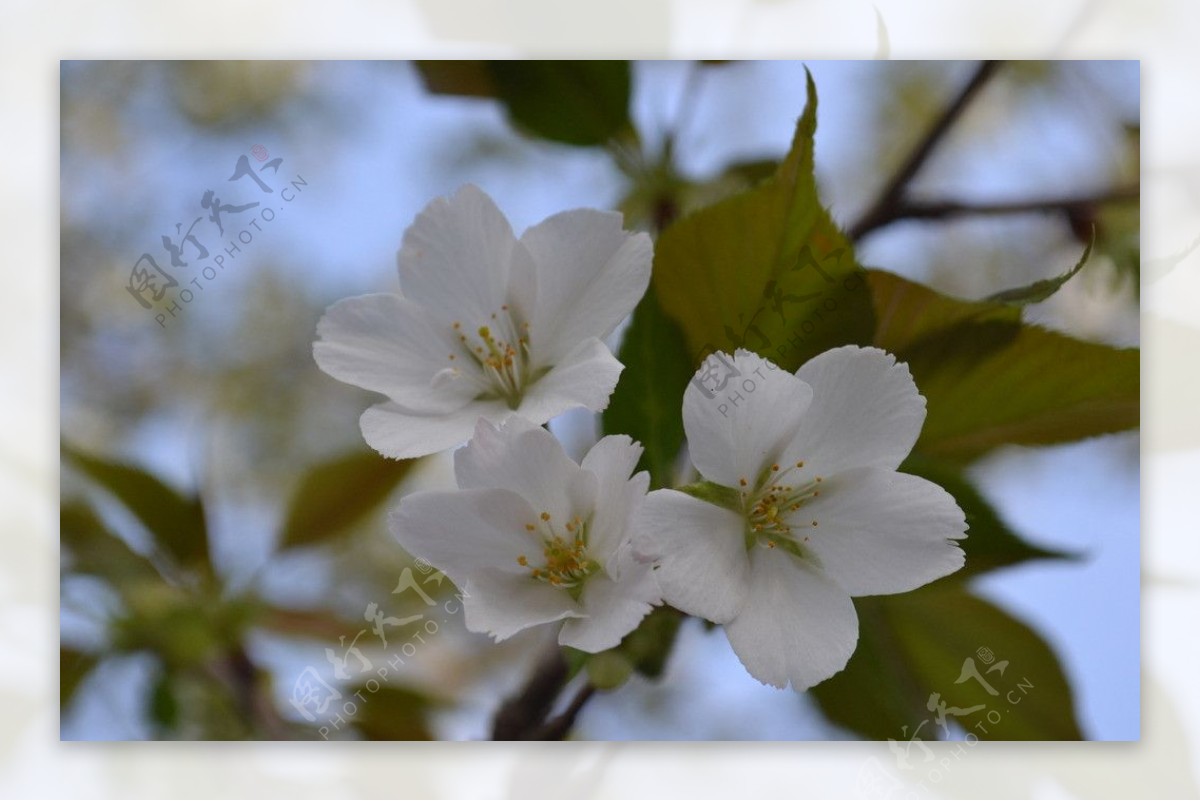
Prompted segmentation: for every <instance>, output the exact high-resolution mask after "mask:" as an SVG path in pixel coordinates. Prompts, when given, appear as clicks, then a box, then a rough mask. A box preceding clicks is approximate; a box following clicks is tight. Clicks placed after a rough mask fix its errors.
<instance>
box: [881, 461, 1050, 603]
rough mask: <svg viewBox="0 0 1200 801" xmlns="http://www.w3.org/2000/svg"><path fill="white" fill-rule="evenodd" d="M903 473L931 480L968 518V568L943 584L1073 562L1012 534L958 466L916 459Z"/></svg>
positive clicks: (904, 466)
mask: <svg viewBox="0 0 1200 801" xmlns="http://www.w3.org/2000/svg"><path fill="white" fill-rule="evenodd" d="M900 470H901V471H903V472H905V473H910V474H912V475H914V476H920V477H921V478H924V479H928V480H929V481H932V482H933V483H935V484H937V485H938V486H940V487H942V488H943V489H944V490H946V491H947V492H949V493H950V494H951V495H953V496H954V500H955V502H956V503H957V504H958V506H959V508H960V509H962V510H963V513H964V514H965V515H966V518H967V537H966V539H964V540H959V544H960V545H961V546H962V549H963V551H964V552H965V553H966V557H967V559H966V564H965V565H963V567H962V569H961V570H959V571H958V572H957V573H952V574H951V575H949V576H947V577H946V578H945V579H943V581H962V580H964V579H968V578H971V577H973V576H977V575H979V574H981V573H986V572H988V571H991V570H996V569H997V568H1001V567H1008V566H1010V565H1015V564H1020V563H1021V562H1026V561H1029V560H1030V559H1072V558H1074V557H1073V556H1072V555H1070V554H1067V553H1063V552H1062V551H1054V550H1048V549H1046V548H1041V547H1039V546H1037V545H1033V544H1031V543H1028V542H1026V541H1025V540H1023V539H1021V538H1020V537H1019V536H1017V535H1016V534H1015V533H1013V531H1012V530H1011V529H1010V528H1009V527H1008V526H1007V525H1006V524H1005V523H1004V521H1003V520H1001V519H1000V515H999V514H997V513H996V510H995V509H994V508H992V505H991V504H990V503H988V502H987V500H986V499H985V498H984V497H983V496H982V495H981V494H979V491H978V490H977V489H975V487H974V486H973V485H972V484H971V482H970V481H968V480H967V478H966V476H964V475H963V474H962V471H961V470H959V469H958V468H957V467H956V466H954V465H952V464H947V463H945V462H939V461H936V460H934V459H927V458H923V457H921V456H919V455H914V456H910V457H909V458H908V459H906V460H905V461H904V464H902V465H900Z"/></svg>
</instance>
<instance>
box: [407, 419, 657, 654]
mask: <svg viewBox="0 0 1200 801" xmlns="http://www.w3.org/2000/svg"><path fill="white" fill-rule="evenodd" d="M641 453H642V447H641V446H640V445H638V444H637V443H635V442H633V441H632V440H631V439H630V438H629V437H626V436H623V435H618V436H608V437H604V438H603V439H601V440H600V441H599V442H598V443H596V445H595V446H593V447H592V449H591V450H590V451H589V452H588V454H587V455H586V456H584V458H583V461H582V462H581V463H580V464H576V463H575V462H574V461H572V460H571V459H570V457H568V456H567V454H566V452H565V451H563V448H562V445H561V444H559V442H558V440H557V439H555V438H554V436H553V435H552V434H551V433H550V432H549V431H546V430H545V429H543V428H540V427H538V426H535V425H533V424H532V423H529V422H527V421H526V420H524V419H522V418H520V417H513V418H510V419H509V420H508V421H507V422H505V423H504V424H502V425H501V426H500V427H499V428H496V427H495V426H493V425H492V424H491V423H489V422H487V421H486V420H480V421H479V422H478V425H477V427H476V430H475V435H474V436H473V437H472V438H471V441H470V443H468V444H467V446H466V447H465V448H462V449H461V450H459V451H457V452H456V453H455V454H454V457H455V458H454V469H455V474H456V477H457V479H458V486H459V489H458V490H456V491H449V492H444V491H426V492H417V493H413V494H412V495H410V496H408V497H406V498H404V499H403V500H401V502H400V505H399V507H398V508H397V509H396V510H395V511H394V512H392V514H391V517H390V521H389V522H390V526H391V530H392V532H393V534H395V536H396V538H397V539H398V540H399V541H400V544H401V545H403V546H404V548H405V549H406V550H407V551H408V552H409V553H411V554H412V555H413V556H416V557H420V558H422V559H425V560H427V561H429V562H430V564H432V565H434V566H435V567H437V568H438V569H440V570H441V571H442V572H444V573H445V574H446V575H447V576H449V577H450V579H451V580H452V581H454V583H455V584H457V585H458V586H459V587H460V588H461V589H463V590H464V591H465V598H464V600H463V608H464V614H465V620H466V625H467V628H468V629H470V630H471V631H477V632H487V633H488V634H491V635H492V636H493V637H494V638H495V639H496V640H497V641H499V640H503V639H505V638H507V637H511V636H512V635H513V634H515V633H517V632H518V631H521V630H522V629H526V628H529V627H531V626H537V625H540V624H544V623H553V622H556V621H560V620H561V621H565V622H564V623H563V625H562V628H561V630H560V631H559V636H558V640H559V642H560V643H561V644H563V645H569V646H572V647H574V648H578V649H580V650H583V651H589V652H593V653H594V652H598V651H603V650H606V649H608V648H612V647H614V646H615V645H617V644H618V643H619V642H620V641H621V638H622V637H624V636H625V635H626V634H628V633H629V632H630V631H632V630H633V629H634V628H636V627H637V625H638V623H639V622H640V621H641V619H642V618H643V617H645V615H646V614H647V613H648V612H649V611H650V609H651V606H652V605H654V604H657V603H659V594H658V586H657V584H656V583H655V581H654V576H653V575H652V572H651V565H650V564H649V563H648V562H646V561H645V560H639V559H638V558H637V557H636V555H635V553H634V549H633V547H632V529H631V518H632V515H633V514H634V512H635V511H636V510H637V508H638V507H639V506H640V504H641V503H642V502H643V501H644V500H645V496H646V489H647V488H648V486H649V482H650V478H649V476H648V475H647V474H646V473H644V472H641V473H637V474H635V475H632V477H631V474H632V473H633V470H634V468H635V467H636V465H637V461H638V458H639V457H640V456H641Z"/></svg>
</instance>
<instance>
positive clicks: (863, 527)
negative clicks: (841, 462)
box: [789, 467, 967, 596]
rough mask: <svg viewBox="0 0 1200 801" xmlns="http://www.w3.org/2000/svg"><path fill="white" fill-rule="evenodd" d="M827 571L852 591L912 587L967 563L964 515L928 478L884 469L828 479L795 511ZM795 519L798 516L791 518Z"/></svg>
mask: <svg viewBox="0 0 1200 801" xmlns="http://www.w3.org/2000/svg"><path fill="white" fill-rule="evenodd" d="M800 516H803V518H804V523H805V524H806V525H808V520H809V519H810V518H811V519H812V520H816V521H817V522H818V525H817V526H816V527H812V528H805V534H806V536H808V537H809V541H808V543H807V546H808V547H809V548H811V549H812V551H813V553H814V554H815V555H816V557H817V559H818V560H819V563H820V565H821V569H822V570H824V572H825V573H826V575H828V576H829V577H830V578H831V579H833V580H834V581H836V582H837V583H838V584H840V585H841V586H842V588H843V589H844V590H845V591H846V592H848V593H849V594H850V595H856V596H857V595H886V594H889V593H895V592H908V591H909V590H914V589H916V588H917V587H920V586H922V585H924V584H928V583H929V582H931V581H933V580H934V579H937V578H941V577H942V576H945V575H949V574H950V573H953V572H954V571H955V570H958V569H959V568H960V567H962V566H963V552H962V549H961V548H959V547H958V545H957V544H956V543H955V542H954V540H957V539H961V538H962V537H964V536H966V535H965V533H964V532H965V531H966V529H967V524H966V520H965V519H964V517H963V512H962V510H961V509H959V508H958V504H957V503H955V501H954V498H953V497H952V496H951V495H950V493H948V492H946V491H945V490H944V489H942V488H941V487H939V486H938V485H937V484H934V483H932V482H930V481H926V480H925V479H923V478H919V477H917V476H910V475H908V474H907V473H896V472H893V471H891V470H883V469H881V468H878V467H863V468H858V469H855V470H847V471H846V472H844V473H839V474H837V475H835V476H832V477H830V478H828V479H826V480H825V482H824V484H823V485H822V490H821V496H820V497H819V498H814V499H813V500H811V501H809V502H808V503H807V504H805V505H804V507H803V508H802V509H801V510H800V511H799V512H798V513H797V514H796V517H800ZM789 522H792V521H790V520H789Z"/></svg>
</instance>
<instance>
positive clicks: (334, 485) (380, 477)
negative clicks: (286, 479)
mask: <svg viewBox="0 0 1200 801" xmlns="http://www.w3.org/2000/svg"><path fill="white" fill-rule="evenodd" d="M414 464H416V460H415V459H405V460H401V461H394V460H390V459H384V458H383V457H382V456H380V455H379V454H377V453H375V452H374V451H367V450H364V451H357V450H356V451H354V452H353V453H349V454H346V455H343V456H339V457H337V458H335V459H331V460H329V461H327V462H322V463H321V464H319V465H317V466H316V467H314V468H312V469H311V470H309V471H308V473H306V474H305V476H304V477H303V478H302V479H301V480H300V484H299V486H298V487H297V488H296V490H295V492H294V493H293V494H292V500H291V503H290V504H289V505H288V511H287V517H286V519H285V521H284V523H283V532H282V534H281V535H280V538H279V547H280V548H296V547H299V546H303V545H321V544H324V543H327V542H329V541H331V540H333V539H334V538H336V537H339V536H342V535H345V534H347V533H348V532H350V531H351V530H352V529H353V527H354V525H355V524H356V523H358V522H359V521H361V520H362V519H363V518H365V517H366V516H367V514H369V513H370V512H371V511H373V510H374V509H375V508H376V507H377V506H379V504H381V503H382V502H383V501H384V500H386V499H387V497H388V496H389V495H391V493H392V490H394V489H395V488H396V485H397V484H399V483H400V481H401V480H402V479H403V478H404V477H405V476H407V475H408V473H409V471H410V470H412V467H413V465H414Z"/></svg>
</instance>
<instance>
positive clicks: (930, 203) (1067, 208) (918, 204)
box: [887, 186, 1141, 222]
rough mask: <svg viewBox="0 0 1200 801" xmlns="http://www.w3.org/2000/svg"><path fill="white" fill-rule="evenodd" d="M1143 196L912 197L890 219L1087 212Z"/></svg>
mask: <svg viewBox="0 0 1200 801" xmlns="http://www.w3.org/2000/svg"><path fill="white" fill-rule="evenodd" d="M1140 196H1141V188H1140V187H1138V186H1123V187H1117V188H1115V189H1110V190H1107V191H1104V192H1097V193H1095V194H1091V195H1063V196H1055V197H1039V198H1028V199H1022V200H1004V201H984V202H972V201H962V200H908V201H903V202H902V203H900V204H899V205H898V206H896V207H895V208H894V209H893V210H892V211H891V212H890V214H889V216H888V220H887V222H895V221H897V220H945V219H949V218H951V217H967V216H998V215H1004V214H1027V213H1037V212H1045V213H1049V212H1063V213H1066V214H1072V213H1078V212H1084V211H1087V210H1089V209H1092V208H1095V207H1096V206H1103V205H1108V204H1110V203H1129V202H1135V201H1137V200H1138V198H1139V197H1140Z"/></svg>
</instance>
